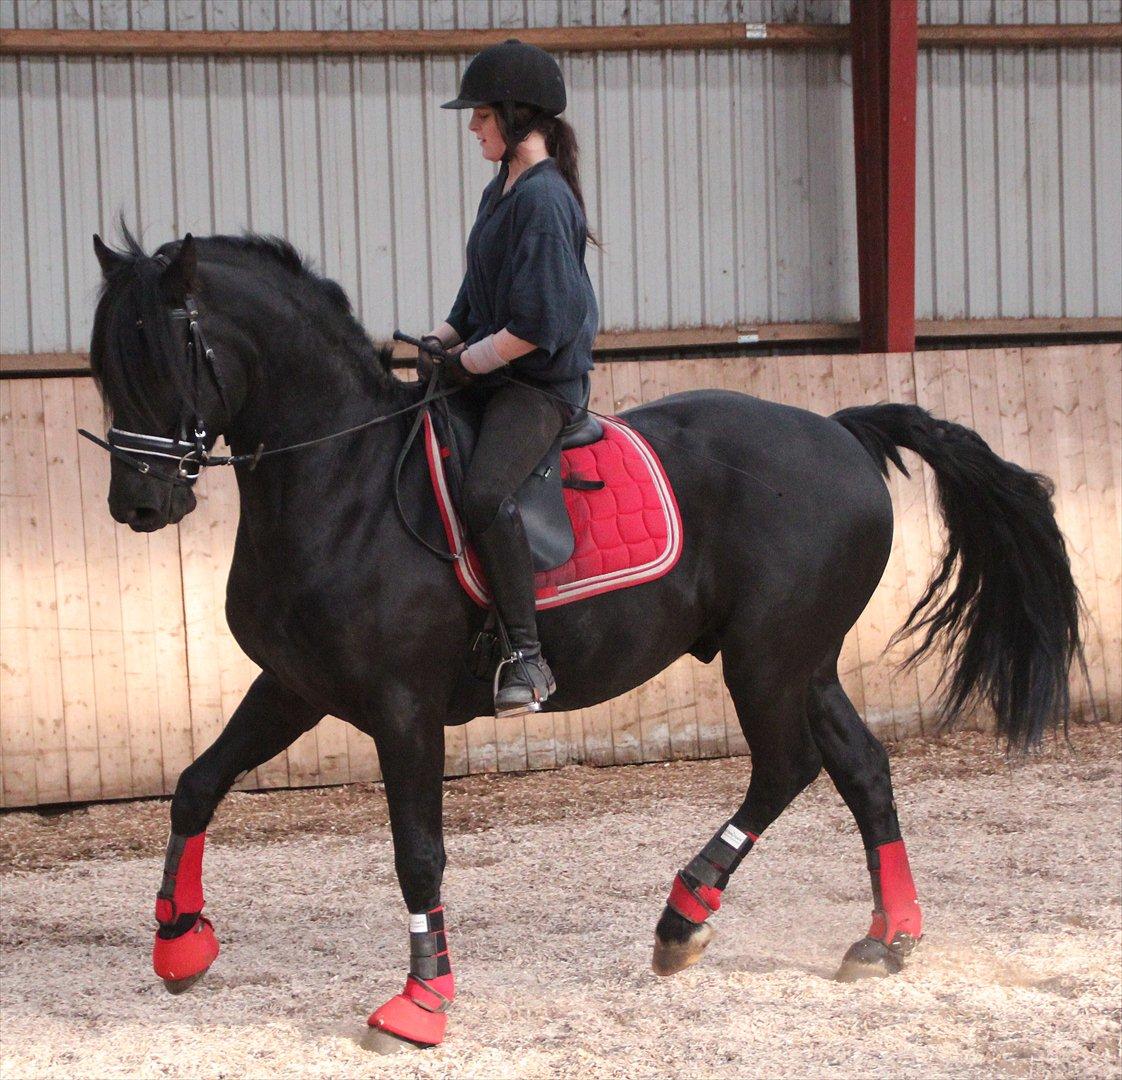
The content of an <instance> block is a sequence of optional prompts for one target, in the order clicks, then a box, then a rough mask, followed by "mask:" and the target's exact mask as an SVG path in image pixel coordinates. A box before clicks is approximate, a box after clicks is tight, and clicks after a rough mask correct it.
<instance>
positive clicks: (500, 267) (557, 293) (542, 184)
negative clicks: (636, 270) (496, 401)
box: [446, 158, 600, 383]
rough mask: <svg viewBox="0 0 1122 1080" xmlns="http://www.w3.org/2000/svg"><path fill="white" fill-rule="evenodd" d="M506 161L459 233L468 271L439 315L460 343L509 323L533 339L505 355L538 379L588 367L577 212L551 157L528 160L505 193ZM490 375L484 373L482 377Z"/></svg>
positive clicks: (589, 311)
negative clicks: (530, 346) (467, 229)
mask: <svg viewBox="0 0 1122 1080" xmlns="http://www.w3.org/2000/svg"><path fill="white" fill-rule="evenodd" d="M507 174H508V168H507V166H506V165H505V164H504V165H503V166H502V168H501V169H500V170H499V174H498V176H496V177H495V178H494V180H492V181H491V182H490V183H489V184H488V185H487V187H486V188H484V190H483V198H482V199H481V200H480V203H479V213H478V215H477V216H476V219H475V224H474V225H473V226H472V229H471V233H470V235H469V236H468V244H467V272H466V273H465V274H464V280H463V284H462V285H461V286H460V292H459V295H458V296H457V297H456V302H455V303H454V304H453V305H452V311H451V313H450V314H449V315H448V318H447V320H446V321H447V323H448V325H449V326H451V327H453V329H455V331H456V333H457V334H459V335H460V338H461V339H462V340H463V341H466V342H467V343H468V344H469V345H470V344H471V343H473V342H476V341H479V340H480V339H481V338H484V337H486V336H487V335H488V334H494V333H497V332H498V331H499V330H503V329H506V330H509V331H510V333H512V334H513V335H514V336H515V337H519V338H522V339H523V340H524V341H531V342H533V343H534V344H535V345H536V346H537V348H536V349H534V351H533V352H530V353H527V354H526V355H525V356H520V357H518V359H517V360H514V361H512V362H511V363H510V364H509V365H508V369H509V370H510V371H511V373H512V374H515V375H520V376H522V377H525V378H528V379H530V380H532V381H533V380H536V381H540V382H550V383H560V382H568V381H570V380H574V379H580V377H581V376H583V375H584V374H585V373H586V372H588V371H591V370H592V341H593V339H594V338H595V337H596V328H597V325H598V324H599V321H600V313H599V310H598V309H597V306H596V296H595V294H594V293H593V291H592V282H591V281H590V280H589V277H588V271H587V270H586V269H585V266H584V250H585V246H586V244H587V241H588V232H587V228H586V226H585V220H584V215H583V214H582V213H581V209H580V205H579V204H578V203H577V200H576V196H575V195H573V191H572V188H570V187H569V184H568V182H567V181H566V180H565V177H564V176H563V175H562V173H561V170H560V169H559V168H558V167H557V162H556V161H554V160H553V158H546V159H545V160H544V161H539V162H538V163H537V164H536V165H531V166H530V168H528V169H527V170H526V171H525V172H523V173H522V174H521V175H520V176H519V177H518V179H517V180H516V181H515V183H514V186H513V187H512V188H511V189H510V191H508V192H507V193H506V194H505V195H504V194H503V187H504V185H505V184H506V180H507ZM490 380H494V381H495V382H496V383H497V382H498V381H500V380H499V378H498V377H497V376H490V377H488V376H484V379H483V380H482V381H483V382H484V383H487V382H489V381H490Z"/></svg>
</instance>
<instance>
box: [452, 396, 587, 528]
mask: <svg viewBox="0 0 1122 1080" xmlns="http://www.w3.org/2000/svg"><path fill="white" fill-rule="evenodd" d="M569 414H570V408H569V406H568V405H567V404H565V403H564V402H563V401H558V400H557V399H556V398H552V397H547V396H545V395H544V394H540V393H538V392H537V391H536V390H535V389H533V388H532V387H529V386H526V385H524V384H523V383H518V382H513V381H511V382H506V383H504V384H503V385H502V386H500V387H498V388H497V389H496V390H494V391H493V392H492V393H491V396H490V397H489V398H488V399H487V404H486V405H485V406H484V410H483V422H482V424H481V425H480V429H479V439H478V441H477V442H476V445H475V453H474V454H473V455H472V459H471V463H470V464H469V465H468V469H467V474H466V476H465V477H464V489H463V501H464V506H463V511H464V520H465V524H466V525H467V529H468V535H469V536H471V537H473V538H477V537H479V536H481V535H482V534H483V533H484V532H486V530H487V528H488V527H489V526H490V525H491V523H492V522H493V521H494V520H495V516H496V515H497V514H498V512H499V507H500V506H502V504H503V501H504V500H505V499H508V498H510V497H511V496H512V495H513V494H514V493H515V492H516V491H517V490H518V488H519V487H521V486H522V482H523V481H524V480H525V479H526V477H528V476H529V475H530V473H531V472H532V471H533V468H534V466H535V465H537V464H538V462H539V461H541V459H542V458H543V457H545V455H546V453H547V451H548V450H549V448H550V446H552V445H553V441H554V440H555V439H556V438H557V436H558V435H559V434H560V433H561V429H562V428H563V427H564V426H565V424H567V423H568V422H569Z"/></svg>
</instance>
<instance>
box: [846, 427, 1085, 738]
mask: <svg viewBox="0 0 1122 1080" xmlns="http://www.w3.org/2000/svg"><path fill="white" fill-rule="evenodd" d="M834 419H835V420H837V421H838V423H840V424H841V425H842V426H843V427H844V428H845V429H846V430H847V431H849V432H851V433H852V434H853V435H854V436H855V437H856V438H857V439H858V440H859V441H860V443H861V445H862V446H864V447H865V449H866V450H867V451H868V452H869V454H870V456H871V457H872V459H873V460H874V461H875V462H876V463H877V465H879V466H880V468H881V471H882V472H883V473H884V474H885V475H886V476H887V475H888V462H889V461H891V462H892V463H893V464H894V465H895V466H896V467H897V468H898V469H900V470H901V471H902V472H903V473H904V474H905V475H907V472H908V471H907V469H906V468H904V463H903V461H902V460H901V459H900V452H899V450H897V447H900V446H902V447H905V448H906V449H908V450H913V451H915V453H917V454H918V455H919V456H920V457H921V458H923V460H924V461H926V462H927V464H928V465H930V466H931V469H932V471H933V472H934V473H935V479H936V480H937V481H938V489H939V506H940V508H941V509H942V511H943V518H944V520H945V522H946V526H947V548H946V551H945V552H944V554H943V561H942V564H941V565H940V567H939V570H938V572H937V573H936V574H935V575H934V576H933V577H932V579H931V582H930V583H929V585H928V586H927V590H926V592H924V594H923V596H922V597H921V598H920V601H919V603H917V604H916V606H915V607H914V608H913V609H912V611H911V614H910V615H909V616H908V619H907V622H906V623H905V624H904V626H903V627H901V629H900V630H899V631H898V632H897V634H896V637H895V638H894V639H893V640H894V641H896V640H899V639H900V638H903V637H906V636H908V635H909V634H912V633H914V632H915V631H917V630H922V631H925V633H924V637H923V641H922V642H921V643H920V645H919V646H918V647H917V648H916V650H915V651H914V652H913V653H912V654H911V656H910V657H909V658H908V661H907V662H908V663H909V664H911V663H914V662H915V661H916V660H918V659H920V657H922V656H924V655H926V654H927V653H928V651H929V650H930V649H931V648H932V647H933V646H935V645H936V644H937V643H940V642H941V643H942V644H943V645H944V646H945V648H946V652H947V656H948V657H950V658H951V659H950V667H949V669H948V670H947V672H946V673H945V674H944V676H943V681H942V685H943V687H944V693H943V699H942V702H941V711H942V717H943V722H944V723H945V724H947V725H950V724H953V723H954V721H955V720H956V719H958V717H959V716H960V715H961V714H962V713H963V712H964V711H965V710H967V709H971V708H974V707H976V706H977V705H979V704H981V703H983V702H988V703H989V705H990V706H991V707H992V709H993V711H994V713H995V715H996V717H997V729H998V732H999V733H1000V734H1001V735H1003V736H1005V738H1006V739H1007V740H1008V742H1009V744H1010V745H1011V746H1016V747H1022V748H1024V747H1029V746H1032V745H1033V744H1035V743H1038V742H1039V741H1040V738H1041V736H1042V735H1043V734H1044V732H1045V731H1046V730H1048V729H1050V728H1055V727H1057V726H1059V725H1060V724H1061V723H1062V724H1063V725H1064V726H1065V729H1066V725H1067V719H1068V714H1069V711H1070V704H1071V703H1070V697H1069V694H1068V672H1069V671H1070V668H1071V664H1072V661H1073V660H1074V659H1076V658H1077V657H1078V658H1079V660H1080V662H1081V663H1082V658H1083V646H1082V642H1081V640H1080V613H1081V610H1082V604H1081V601H1080V597H1079V590H1078V588H1076V585H1075V581H1074V580H1073V578H1072V576H1071V563H1070V562H1069V561H1068V556H1067V549H1066V547H1065V546H1064V538H1063V535H1062V534H1061V533H1060V530H1059V526H1058V525H1057V524H1056V516H1055V509H1054V507H1053V505H1052V491H1053V487H1052V483H1051V481H1049V480H1048V479H1047V477H1044V476H1040V475H1038V474H1037V473H1031V472H1026V471H1025V470H1024V469H1022V468H1021V467H1020V466H1019V465H1014V464H1012V463H1011V462H1008V461H1003V460H1002V459H1001V458H999V457H998V456H997V455H996V454H995V453H994V452H993V451H992V450H991V449H990V448H989V446H987V445H986V442H985V440H983V439H982V438H981V436H980V435H978V434H977V433H976V432H973V431H971V430H970V429H969V428H965V427H962V426H961V425H959V424H952V423H949V422H947V421H945V420H937V419H935V417H933V416H932V415H931V414H930V413H928V412H926V411H925V410H924V409H921V408H919V407H918V406H916V405H871V406H860V407H857V408H852V409H843V410H842V411H841V412H838V413H835V414H834ZM956 565H957V568H958V574H957V578H956V579H955V580H954V582H953V585H952V578H955V567H956Z"/></svg>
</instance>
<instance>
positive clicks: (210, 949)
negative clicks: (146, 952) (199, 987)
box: [152, 915, 218, 981]
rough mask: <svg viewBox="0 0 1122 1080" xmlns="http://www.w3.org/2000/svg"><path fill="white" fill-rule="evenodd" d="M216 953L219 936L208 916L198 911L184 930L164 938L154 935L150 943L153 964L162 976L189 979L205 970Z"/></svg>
mask: <svg viewBox="0 0 1122 1080" xmlns="http://www.w3.org/2000/svg"><path fill="white" fill-rule="evenodd" d="M217 956H218V938H216V937H215V936H214V930H213V929H211V925H210V920H209V919H204V918H203V917H202V916H201V915H200V916H199V918H198V919H197V920H196V921H195V925H194V926H193V927H191V929H190V930H188V931H187V933H186V934H180V935H179V937H177V938H171V939H170V940H165V939H164V938H162V937H159V936H157V937H156V944H155V945H154V946H153V947H152V967H153V969H154V970H155V972H156V974H157V975H159V977H160V978H161V979H168V980H169V981H175V980H178V979H189V978H190V977H191V976H192V975H198V974H199V972H200V971H206V969H207V968H208V967H210V965H211V964H213V963H214V960H215V957H217Z"/></svg>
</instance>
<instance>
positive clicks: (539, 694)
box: [491, 649, 557, 720]
mask: <svg viewBox="0 0 1122 1080" xmlns="http://www.w3.org/2000/svg"><path fill="white" fill-rule="evenodd" d="M537 658H538V659H541V653H540V652H539V653H538V657H537ZM516 663H517V664H522V665H523V666H524V667H525V668H528V667H529V665H530V663H531V661H529V660H527V659H526V657H525V656H524V655H523V653H522V650H521V649H512V650H511V653H510V655H509V656H507V657H506V658H505V659H503V660H501V661H500V662H499V665H498V667H496V668H495V678H494V681H493V682H492V684H491V699H492V701H493V702H494V703H495V718H496V719H497V720H502V719H505V718H506V717H508V716H526V715H528V714H529V713H538V712H541V711H542V705H543V704H544V703H545V702H546V700H547V699H548V698H549V695H550V694H551V693H553V691H554V690H556V689H557V684H556V683H555V682H554V681H553V680H552V678H551V679H550V681H549V683H548V684H547V685H546V688H545V690H544V692H543V691H542V690H540V689H539V688H538V686H537V683H536V682H535V680H534V678H533V676H532V675H530V674H529V672H528V671H527V678H528V681H529V684H530V692H531V693H532V694H533V697H532V698H531V699H530V700H529V701H524V702H519V703H518V704H515V705H508V706H506V707H505V708H500V707H499V705H498V697H499V684H500V683H501V682H502V674H503V668H505V667H506V666H507V665H508V664H516ZM538 670H539V671H540V670H541V669H540V668H539V669H538Z"/></svg>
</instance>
